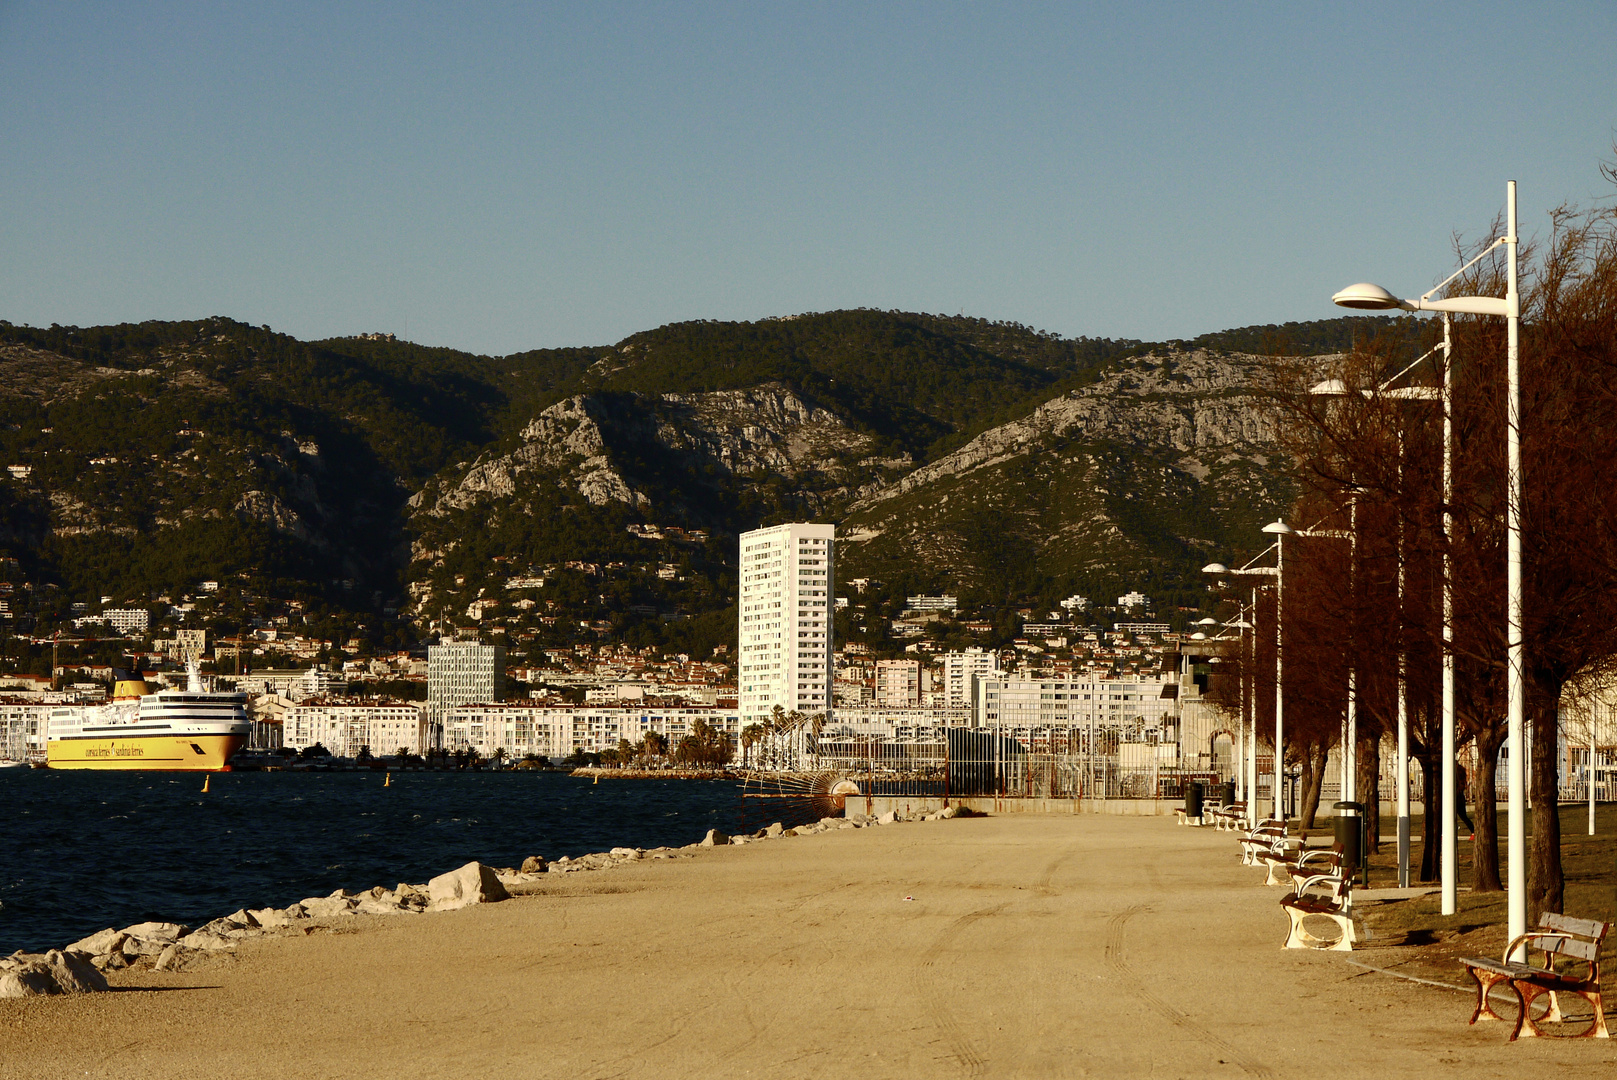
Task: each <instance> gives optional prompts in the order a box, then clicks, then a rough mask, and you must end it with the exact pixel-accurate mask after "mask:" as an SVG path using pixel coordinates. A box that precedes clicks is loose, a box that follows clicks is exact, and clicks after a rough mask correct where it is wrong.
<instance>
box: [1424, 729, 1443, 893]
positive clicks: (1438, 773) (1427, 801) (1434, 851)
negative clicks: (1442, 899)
mask: <svg viewBox="0 0 1617 1080" xmlns="http://www.w3.org/2000/svg"><path fill="white" fill-rule="evenodd" d="M1439 756H1440V755H1438V754H1432V753H1426V754H1423V755H1421V757H1420V758H1419V761H1420V777H1421V785H1420V786H1421V806H1422V808H1423V813H1422V815H1421V850H1420V880H1422V881H1435V880H1437V878H1438V876H1439V874H1440V873H1441V867H1442V864H1443V831H1442V824H1443V819H1442V817H1441V816H1440V815H1441V814H1442V813H1443V786H1442V785H1443V779H1442V776H1443V774H1442V770H1441V769H1440V768H1439V767H1438V764H1439V763H1438V760H1437V759H1438V757H1439Z"/></svg>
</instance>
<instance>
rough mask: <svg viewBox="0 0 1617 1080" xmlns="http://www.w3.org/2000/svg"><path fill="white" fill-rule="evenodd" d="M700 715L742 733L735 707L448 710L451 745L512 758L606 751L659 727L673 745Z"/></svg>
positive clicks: (506, 705)
mask: <svg viewBox="0 0 1617 1080" xmlns="http://www.w3.org/2000/svg"><path fill="white" fill-rule="evenodd" d="M697 720H703V721H705V722H706V723H707V724H708V726H709V727H711V728H713V729H714V730H716V731H719V732H721V733H723V734H725V735H728V736H729V737H730V739H731V741H732V742H737V741H738V737H739V734H740V732H739V730H738V728H739V724H738V719H737V712H736V709H735V707H734V706H733V705H730V706H724V707H720V706H697V705H652V704H641V705H631V704H627V703H624V704H607V703H597V704H585V705H556V704H551V703H545V702H514V701H507V702H496V703H492V704H472V705H459V706H456V707H454V708H452V709H449V710H448V711H447V712H446V713H445V714H444V730H443V740H444V741H443V745H444V748H445V749H446V750H457V749H475V750H476V751H477V752H478V753H479V754H481V755H482V756H484V757H492V756H493V755H494V752H495V751H496V750H504V751H505V753H506V755H507V756H508V757H510V758H521V757H524V756H526V755H528V754H537V755H540V756H544V757H550V758H560V757H566V756H567V755H569V754H571V753H572V752H573V751H574V750H583V751H585V752H586V753H600V752H601V751H603V750H612V749H615V748H616V747H617V745H618V743H619V742H620V741H623V740H627V741H628V742H630V743H638V742H640V740H641V739H643V738H645V737H646V735H648V734H650V733H652V732H655V733H656V734H658V735H661V736H663V737H664V738H665V739H667V740H668V745H669V747H670V748H672V747H674V746H676V745H677V744H678V743H679V740H680V739H683V738H684V737H685V736H686V735H688V734H690V732H691V729H692V728H693V727H694V726H695V724H696V721H697Z"/></svg>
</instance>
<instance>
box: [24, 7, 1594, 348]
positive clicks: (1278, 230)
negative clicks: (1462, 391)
mask: <svg viewBox="0 0 1617 1080" xmlns="http://www.w3.org/2000/svg"><path fill="white" fill-rule="evenodd" d="M0 94H3V102H4V106H3V108H0V149H3V155H4V156H3V162H4V164H3V165H0V318H6V319H10V320H11V321H13V322H18V323H31V324H34V325H44V324H49V323H52V322H60V323H64V324H68V323H71V324H78V325H91V324H98V323H109V322H119V321H125V320H130V321H137V320H143V319H179V318H196V317H201V316H206V315H227V316H231V317H233V318H237V319H242V320H245V321H247V322H251V323H255V324H257V323H268V324H270V325H271V326H273V327H275V328H276V329H278V330H283V331H286V332H288V333H291V334H295V335H297V336H299V337H304V338H312V337H324V336H331V335H341V334H353V333H359V332H362V331H368V330H389V331H393V332H395V333H398V334H400V335H407V336H408V337H409V338H410V339H412V340H416V341H421V342H426V343H430V344H441V345H451V346H455V347H458V348H464V349H470V350H473V351H478V352H490V353H506V352H512V351H516V350H520V349H527V348H536V347H543V346H556V345H581V344H607V343H610V342H613V341H616V340H618V339H621V338H622V337H624V336H626V335H628V334H630V333H633V332H635V331H638V330H643V329H648V328H651V327H654V326H658V325H661V324H663V323H667V322H673V321H678V320H683V319H699V318H710V319H753V318H758V317H761V316H766V315H781V314H790V313H794V312H801V311H823V310H829V309H833V308H841V307H860V306H863V307H878V308H902V309H906V310H918V311H931V312H950V313H953V312H964V313H967V314H971V315H978V316H982V317H986V318H991V319H1014V320H1018V321H1021V322H1024V323H1028V324H1031V325H1033V326H1036V327H1039V328H1041V329H1047V330H1054V331H1057V332H1059V333H1062V334H1066V335H1077V334H1088V335H1093V336H1108V337H1137V338H1146V339H1160V338H1166V337H1189V336H1193V335H1195V334H1199V333H1203V332H1205V331H1209V330H1216V329H1222V328H1225V327H1231V326H1241V325H1247V324H1251V323H1265V322H1279V321H1286V320H1291V319H1312V318H1322V317H1329V316H1332V315H1334V314H1337V313H1338V311H1339V309H1336V308H1333V307H1332V306H1331V305H1330V303H1329V300H1328V297H1329V296H1330V294H1331V293H1332V292H1333V291H1335V290H1336V289H1337V288H1339V287H1341V286H1342V285H1345V284H1348V283H1350V282H1353V281H1358V280H1363V279H1369V280H1372V281H1378V282H1380V283H1382V284H1384V285H1387V286H1388V287H1390V288H1392V289H1394V290H1395V291H1398V292H1401V293H1412V292H1419V291H1421V290H1423V289H1425V288H1427V287H1428V286H1430V285H1431V284H1433V283H1434V282H1435V281H1436V280H1438V279H1441V278H1442V277H1444V276H1445V275H1446V273H1447V272H1448V270H1449V269H1450V268H1451V266H1452V258H1451V251H1452V237H1453V236H1454V234H1456V233H1462V234H1466V235H1469V236H1472V237H1475V236H1477V235H1479V234H1480V233H1482V232H1484V231H1485V230H1486V229H1487V226H1488V224H1489V222H1490V221H1491V220H1492V218H1493V216H1494V215H1495V213H1497V212H1498V211H1499V209H1500V208H1501V207H1502V205H1503V200H1504V188H1505V183H1504V182H1505V180H1506V179H1511V178H1513V179H1516V180H1518V181H1520V185H1521V198H1522V220H1523V228H1524V232H1533V231H1537V232H1539V233H1543V232H1544V231H1545V224H1546V221H1547V219H1546V211H1547V209H1548V208H1549V207H1550V206H1552V205H1554V204H1556V203H1558V202H1562V201H1566V200H1574V201H1582V202H1588V201H1591V200H1593V199H1596V198H1602V197H1605V196H1606V195H1607V194H1608V193H1609V191H1610V189H1609V186H1608V185H1606V183H1605V181H1604V180H1603V179H1602V178H1601V176H1600V173H1599V163H1600V162H1601V161H1603V160H1609V159H1610V158H1611V157H1612V156H1613V151H1612V141H1613V132H1614V128H1617V4H1612V3H1610V2H1609V0H1597V2H1589V3H1575V2H1567V3H1557V4H1519V3H1498V4H1487V3H1455V4H1441V3H1421V4H1409V3H1399V4H1358V5H1350V6H1347V7H1344V6H1342V5H1330V6H1325V5H1313V4H1307V5H1295V4H1281V3H1253V4H1235V3H1230V4H1207V3H1183V4H1164V3H1156V4H1153V3H1130V4H1121V3H1119V4H1093V5H1091V4H1004V5H989V4H971V5H967V4H947V3H930V4H900V3H877V4H870V3H848V4H787V3H765V2H759V3H747V4H707V3H670V4H656V3H640V4H616V3H608V2H602V0H589V2H585V3H573V4H565V5H563V4H557V5H548V4H516V3H512V4H503V3H458V4H452V5H444V4H433V5H425V4H423V5H416V4H412V3H406V2H399V0H395V2H389V3H378V4H362V3H307V4H296V3H280V2H275V0H262V2H259V3H223V2H214V3H122V4H105V3H103V4H89V3H63V2H56V3H32V2H30V3H14V2H6V0H0Z"/></svg>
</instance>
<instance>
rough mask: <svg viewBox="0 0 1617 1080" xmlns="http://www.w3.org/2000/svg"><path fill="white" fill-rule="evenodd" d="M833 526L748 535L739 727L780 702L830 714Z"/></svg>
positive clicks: (745, 542)
mask: <svg viewBox="0 0 1617 1080" xmlns="http://www.w3.org/2000/svg"><path fill="white" fill-rule="evenodd" d="M835 539H836V526H834V525H801V524H793V525H776V526H774V527H773V528H769V529H758V530H755V531H753V532H749V533H742V534H741V605H740V606H741V613H740V619H741V621H740V624H739V634H738V638H739V640H738V642H737V644H738V645H739V649H738V650H737V660H738V665H737V671H736V685H737V686H738V687H739V692H740V698H741V700H740V701H739V702H738V704H739V706H740V709H739V712H740V714H741V715H740V723H741V728H742V729H743V730H745V729H746V727H747V725H748V724H754V723H761V722H762V721H765V720H768V719H769V718H770V716H771V715H772V714H773V712H774V708H775V706H776V705H779V706H780V707H781V708H782V709H783V710H785V711H786V712H788V713H790V712H799V713H802V714H804V715H806V716H812V715H814V714H816V713H823V714H825V715H826V719H828V720H829V719H830V711H831V612H832V610H833V606H832V599H831V590H832V582H833V581H835V580H836V576H835V574H834V573H833V570H834V566H833V563H832V558H833V556H832V547H833V546H834V543H835Z"/></svg>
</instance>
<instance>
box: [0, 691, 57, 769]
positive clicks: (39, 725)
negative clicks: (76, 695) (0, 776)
mask: <svg viewBox="0 0 1617 1080" xmlns="http://www.w3.org/2000/svg"><path fill="white" fill-rule="evenodd" d="M51 708H52V706H50V705H47V704H45V703H44V702H40V701H17V700H11V699H4V698H0V758H9V759H11V760H12V761H38V760H43V759H44V757H45V732H46V719H47V717H48V716H49V715H50V710H51Z"/></svg>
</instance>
